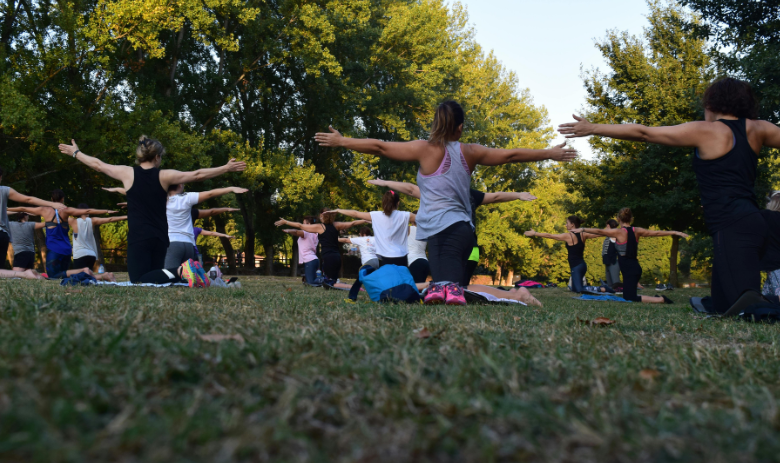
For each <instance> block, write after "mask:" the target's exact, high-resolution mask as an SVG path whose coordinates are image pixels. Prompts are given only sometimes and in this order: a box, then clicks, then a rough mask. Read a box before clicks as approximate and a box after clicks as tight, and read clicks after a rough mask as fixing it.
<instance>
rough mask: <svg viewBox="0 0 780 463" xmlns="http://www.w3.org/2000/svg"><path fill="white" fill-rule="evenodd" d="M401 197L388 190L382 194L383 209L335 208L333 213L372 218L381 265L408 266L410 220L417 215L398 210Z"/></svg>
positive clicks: (377, 253)
mask: <svg viewBox="0 0 780 463" xmlns="http://www.w3.org/2000/svg"><path fill="white" fill-rule="evenodd" d="M400 202H401V197H400V196H399V195H398V193H396V192H395V191H393V190H387V191H386V192H385V194H384V195H383V196H382V210H381V211H373V212H359V211H353V210H349V209H335V210H333V211H330V212H333V213H336V214H343V215H346V216H349V217H354V218H356V219H364V220H370V221H371V226H372V228H373V229H374V243H375V247H376V257H377V259H379V266H380V267H381V266H383V265H389V264H392V265H399V266H401V267H408V266H409V262H408V260H407V254H408V253H409V250H408V248H407V240H408V237H409V221H412V222H414V221H415V219H416V216H415V215H414V214H412V213H411V212H404V211H399V210H398V204H399V203H400Z"/></svg>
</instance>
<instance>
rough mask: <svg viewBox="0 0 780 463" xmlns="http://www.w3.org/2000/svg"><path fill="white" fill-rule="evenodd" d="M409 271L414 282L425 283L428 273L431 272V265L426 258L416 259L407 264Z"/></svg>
mask: <svg viewBox="0 0 780 463" xmlns="http://www.w3.org/2000/svg"><path fill="white" fill-rule="evenodd" d="M409 273H411V274H412V278H414V282H415V283H425V280H427V279H428V275H430V274H431V266H430V264H429V263H428V259H422V258H421V259H417V260H415V261H414V262H412V263H411V264H409Z"/></svg>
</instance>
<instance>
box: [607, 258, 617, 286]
mask: <svg viewBox="0 0 780 463" xmlns="http://www.w3.org/2000/svg"><path fill="white" fill-rule="evenodd" d="M604 267H605V269H606V277H607V285H608V286H609V287H610V288H612V287H614V286H615V285H617V284H620V264H618V263H617V262H615V263H614V264H611V265H605V266H604Z"/></svg>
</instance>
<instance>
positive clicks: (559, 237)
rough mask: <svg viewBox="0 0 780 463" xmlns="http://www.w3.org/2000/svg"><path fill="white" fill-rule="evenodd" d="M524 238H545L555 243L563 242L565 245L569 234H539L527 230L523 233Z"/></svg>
mask: <svg viewBox="0 0 780 463" xmlns="http://www.w3.org/2000/svg"><path fill="white" fill-rule="evenodd" d="M523 234H524V235H525V236H528V237H529V238H533V237H539V238H547V239H549V240H556V241H563V242H565V243H568V242H569V238H568V236H569V234H568V233H561V234H557V235H556V234H552V233H539V232H537V231H534V230H528V231H527V232H525V233H523Z"/></svg>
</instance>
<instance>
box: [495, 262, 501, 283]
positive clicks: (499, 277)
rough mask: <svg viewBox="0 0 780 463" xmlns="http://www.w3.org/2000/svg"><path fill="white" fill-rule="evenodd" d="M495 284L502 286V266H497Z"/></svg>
mask: <svg viewBox="0 0 780 463" xmlns="http://www.w3.org/2000/svg"><path fill="white" fill-rule="evenodd" d="M493 284H494V285H500V284H501V266H500V265H496V277H495V278H493Z"/></svg>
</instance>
